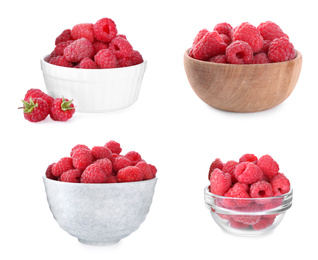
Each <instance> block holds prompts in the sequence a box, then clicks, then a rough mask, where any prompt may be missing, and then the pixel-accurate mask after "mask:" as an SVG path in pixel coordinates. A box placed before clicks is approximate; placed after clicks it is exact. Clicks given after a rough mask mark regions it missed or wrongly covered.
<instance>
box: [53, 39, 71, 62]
mask: <svg viewBox="0 0 318 260" xmlns="http://www.w3.org/2000/svg"><path fill="white" fill-rule="evenodd" d="M72 42H74V41H73V40H69V41H67V42H61V43H59V44H58V45H56V46H55V48H54V50H53V51H52V53H51V58H53V57H57V56H63V55H64V49H65V48H66V47H67V46H69V45H70V44H71V43H72Z"/></svg>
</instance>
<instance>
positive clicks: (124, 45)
mask: <svg viewBox="0 0 318 260" xmlns="http://www.w3.org/2000/svg"><path fill="white" fill-rule="evenodd" d="M109 49H110V50H112V51H113V53H114V54H115V56H116V58H117V59H119V58H124V57H130V56H131V55H132V54H133V47H132V46H131V44H130V43H129V42H128V41H127V40H126V39H124V38H122V37H115V38H114V39H112V41H111V42H110V44H109Z"/></svg>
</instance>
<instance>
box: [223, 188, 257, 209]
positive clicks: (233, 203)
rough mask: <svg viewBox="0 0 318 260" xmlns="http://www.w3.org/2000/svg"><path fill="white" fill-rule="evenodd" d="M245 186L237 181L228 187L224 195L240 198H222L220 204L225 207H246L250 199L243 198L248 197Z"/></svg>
mask: <svg viewBox="0 0 318 260" xmlns="http://www.w3.org/2000/svg"><path fill="white" fill-rule="evenodd" d="M246 189H247V187H246V185H245V184H242V183H240V182H237V183H235V184H234V185H233V187H232V188H230V189H229V190H228V191H227V192H226V193H225V194H224V197H230V198H242V200H237V199H224V200H223V202H222V204H223V206H224V207H226V208H236V207H246V206H247V205H249V204H250V203H251V201H250V200H245V199H248V198H250V196H249V195H248V193H247V191H246Z"/></svg>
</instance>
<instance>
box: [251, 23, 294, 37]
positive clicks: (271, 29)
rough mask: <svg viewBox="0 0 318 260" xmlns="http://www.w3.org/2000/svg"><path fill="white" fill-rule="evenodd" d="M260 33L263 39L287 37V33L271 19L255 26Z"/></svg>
mask: <svg viewBox="0 0 318 260" xmlns="http://www.w3.org/2000/svg"><path fill="white" fill-rule="evenodd" d="M257 29H258V30H259V32H260V34H261V35H262V36H263V39H264V40H270V41H272V40H274V39H276V38H281V37H285V38H287V39H289V37H288V35H287V34H285V33H284V32H283V30H282V29H281V28H280V27H279V26H278V25H277V24H276V23H273V22H271V21H267V22H265V23H261V24H260V25H259V26H257Z"/></svg>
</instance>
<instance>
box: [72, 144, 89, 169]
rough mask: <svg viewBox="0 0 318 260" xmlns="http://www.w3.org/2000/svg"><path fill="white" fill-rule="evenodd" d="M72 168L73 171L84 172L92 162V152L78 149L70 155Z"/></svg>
mask: <svg viewBox="0 0 318 260" xmlns="http://www.w3.org/2000/svg"><path fill="white" fill-rule="evenodd" d="M72 159H73V166H74V168H75V169H78V170H81V171H84V170H85V168H86V167H87V166H88V165H90V164H91V163H92V162H93V155H92V152H91V151H90V150H88V149H85V148H84V149H81V148H78V149H76V150H75V151H74V153H73V154H72Z"/></svg>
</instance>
